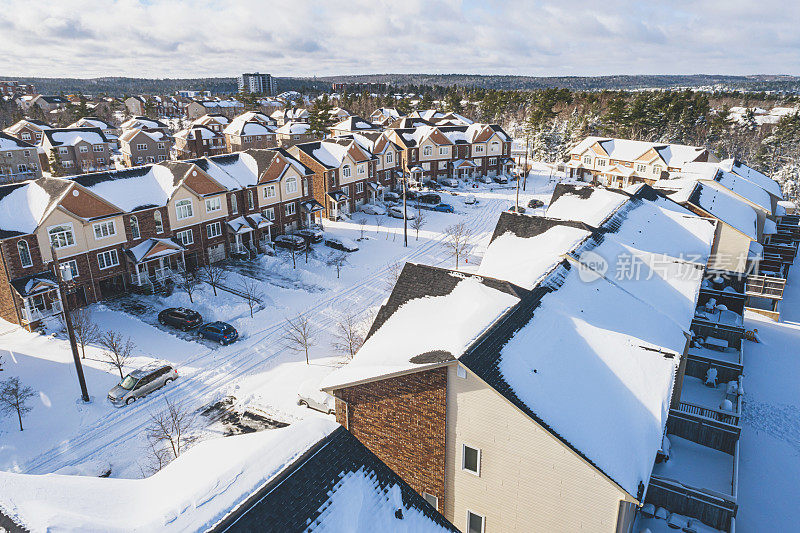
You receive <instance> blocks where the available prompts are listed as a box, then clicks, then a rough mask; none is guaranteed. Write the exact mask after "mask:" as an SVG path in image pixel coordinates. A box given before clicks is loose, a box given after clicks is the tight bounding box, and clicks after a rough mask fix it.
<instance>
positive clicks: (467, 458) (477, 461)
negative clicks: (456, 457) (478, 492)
mask: <svg viewBox="0 0 800 533" xmlns="http://www.w3.org/2000/svg"><path fill="white" fill-rule="evenodd" d="M461 470H465V471H467V472H469V473H471V474H475V475H476V476H480V475H481V450H480V448H474V447H472V446H469V445H468V444H462V445H461Z"/></svg>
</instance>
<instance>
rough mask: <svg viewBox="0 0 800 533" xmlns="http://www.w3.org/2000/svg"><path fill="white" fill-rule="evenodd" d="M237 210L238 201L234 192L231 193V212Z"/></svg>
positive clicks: (233, 212)
mask: <svg viewBox="0 0 800 533" xmlns="http://www.w3.org/2000/svg"><path fill="white" fill-rule="evenodd" d="M238 212H239V201H238V200H237V199H236V193H233V194H231V213H232V214H234V215H235V214H236V213H238Z"/></svg>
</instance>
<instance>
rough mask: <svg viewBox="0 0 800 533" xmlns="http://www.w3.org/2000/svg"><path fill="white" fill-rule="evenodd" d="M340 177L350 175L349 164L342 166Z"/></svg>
mask: <svg viewBox="0 0 800 533" xmlns="http://www.w3.org/2000/svg"><path fill="white" fill-rule="evenodd" d="M342 177H343V178H349V177H350V165H345V166H343V167H342Z"/></svg>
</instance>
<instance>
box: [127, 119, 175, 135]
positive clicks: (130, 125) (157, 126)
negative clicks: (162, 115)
mask: <svg viewBox="0 0 800 533" xmlns="http://www.w3.org/2000/svg"><path fill="white" fill-rule="evenodd" d="M120 129H122V131H123V132H124V131H125V130H145V131H160V132H161V133H163V134H164V135H169V127H168V126H167V125H166V124H164V123H163V122H161V121H160V120H156V119H153V118H147V117H142V116H137V117H132V118H129V119H128V120H126V121H125V122H123V123H122V125H121V126H120Z"/></svg>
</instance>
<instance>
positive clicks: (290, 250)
mask: <svg viewBox="0 0 800 533" xmlns="http://www.w3.org/2000/svg"><path fill="white" fill-rule="evenodd" d="M306 249H308V246H306ZM286 254H287V255H285V256H284V257H287V258H288V257H291V258H292V268H297V250H295V249H294V246H290V247H289V248H286Z"/></svg>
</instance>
